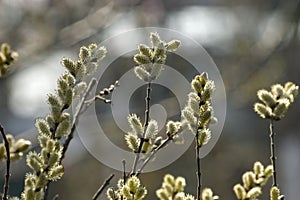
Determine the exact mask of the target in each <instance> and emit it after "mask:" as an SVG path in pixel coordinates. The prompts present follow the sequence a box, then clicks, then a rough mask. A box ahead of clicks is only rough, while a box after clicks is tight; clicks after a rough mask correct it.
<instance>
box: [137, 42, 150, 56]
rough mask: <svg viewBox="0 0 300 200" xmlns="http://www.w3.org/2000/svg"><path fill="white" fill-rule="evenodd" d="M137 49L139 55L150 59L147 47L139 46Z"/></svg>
mask: <svg viewBox="0 0 300 200" xmlns="http://www.w3.org/2000/svg"><path fill="white" fill-rule="evenodd" d="M138 49H139V52H140V54H142V55H145V56H146V57H148V58H151V57H152V50H151V49H150V47H148V46H147V45H144V44H140V45H139V46H138Z"/></svg>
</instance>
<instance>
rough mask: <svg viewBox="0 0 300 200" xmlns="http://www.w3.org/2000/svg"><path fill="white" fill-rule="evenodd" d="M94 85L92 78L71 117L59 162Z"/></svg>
mask: <svg viewBox="0 0 300 200" xmlns="http://www.w3.org/2000/svg"><path fill="white" fill-rule="evenodd" d="M96 83H97V81H96V79H95V78H93V79H92V80H91V81H90V83H89V85H88V87H87V89H86V92H85V93H84V95H83V96H82V98H81V101H80V103H79V105H78V109H77V110H76V113H75V115H74V117H73V122H72V128H71V131H70V134H69V135H68V137H67V139H66V141H65V143H64V145H63V151H62V156H61V159H60V162H61V161H62V160H63V159H64V157H65V154H66V151H67V149H68V147H69V145H70V142H71V140H72V139H73V136H74V131H75V129H76V124H77V122H78V119H79V114H80V112H81V109H82V108H83V105H84V103H85V101H86V98H87V96H88V94H89V92H90V91H91V89H92V88H93V87H94V86H95V85H96Z"/></svg>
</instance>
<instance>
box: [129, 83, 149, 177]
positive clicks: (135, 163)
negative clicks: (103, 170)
mask: <svg viewBox="0 0 300 200" xmlns="http://www.w3.org/2000/svg"><path fill="white" fill-rule="evenodd" d="M150 93H151V82H149V83H148V86H147V96H146V99H145V100H146V110H145V124H144V132H143V136H142V137H141V138H140V144H139V148H138V151H137V152H136V153H135V158H134V162H133V165H132V172H131V175H133V174H135V172H136V167H137V164H138V161H139V159H140V154H141V151H142V148H143V144H144V141H145V135H146V130H147V127H148V124H149V116H150V100H151V99H150Z"/></svg>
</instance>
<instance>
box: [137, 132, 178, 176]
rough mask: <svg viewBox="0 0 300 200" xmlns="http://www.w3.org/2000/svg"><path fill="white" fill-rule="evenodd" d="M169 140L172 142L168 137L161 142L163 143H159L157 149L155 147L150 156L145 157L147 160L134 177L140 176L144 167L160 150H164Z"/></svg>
mask: <svg viewBox="0 0 300 200" xmlns="http://www.w3.org/2000/svg"><path fill="white" fill-rule="evenodd" d="M171 140H173V138H172V137H168V138H167V139H166V140H164V141H163V143H161V144H160V145H159V146H158V147H156V148H155V149H154V150H153V151H152V152H151V154H150V155H149V156H148V157H147V159H146V160H145V161H144V162H143V164H142V166H141V168H140V169H139V170H138V171H137V173H136V176H138V175H140V174H141V173H142V172H143V170H144V168H145V167H146V165H147V164H148V163H149V161H150V160H151V159H152V158H153V157H154V156H155V154H156V153H157V152H158V151H159V150H160V149H162V148H164V147H165V146H166V145H167V144H168V143H169V142H170V141H171Z"/></svg>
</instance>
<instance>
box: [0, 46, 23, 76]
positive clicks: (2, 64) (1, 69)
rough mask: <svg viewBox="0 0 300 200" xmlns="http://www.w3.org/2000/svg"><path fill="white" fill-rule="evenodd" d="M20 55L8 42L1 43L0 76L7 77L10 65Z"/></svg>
mask: <svg viewBox="0 0 300 200" xmlns="http://www.w3.org/2000/svg"><path fill="white" fill-rule="evenodd" d="M18 57H19V55H18V53H17V52H15V51H13V50H11V48H10V46H9V45H8V44H6V43H3V44H2V45H1V49H0V77H5V76H7V75H8V73H9V71H10V67H9V66H10V65H11V64H13V63H14V62H15V61H16V60H17V59H18Z"/></svg>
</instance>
